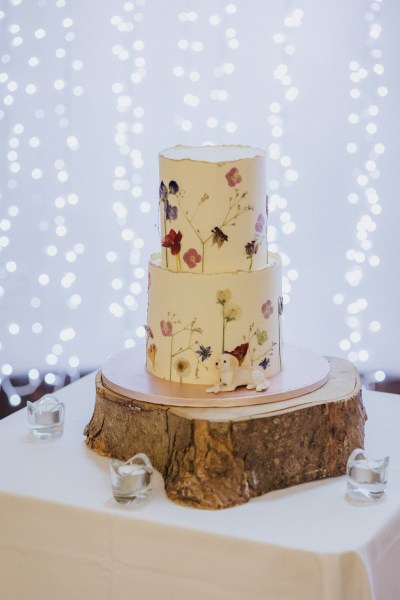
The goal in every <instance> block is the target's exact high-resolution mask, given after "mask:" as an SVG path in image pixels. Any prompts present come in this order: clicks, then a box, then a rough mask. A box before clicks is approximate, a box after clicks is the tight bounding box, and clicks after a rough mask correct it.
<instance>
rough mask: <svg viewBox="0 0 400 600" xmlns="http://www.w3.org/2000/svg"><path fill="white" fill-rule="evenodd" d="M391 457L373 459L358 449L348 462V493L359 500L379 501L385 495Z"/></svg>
mask: <svg viewBox="0 0 400 600" xmlns="http://www.w3.org/2000/svg"><path fill="white" fill-rule="evenodd" d="M388 467H389V456H385V457H384V458H373V457H372V456H369V455H368V454H367V453H366V452H365V450H363V449H362V448H356V449H355V450H354V451H353V452H352V453H351V454H350V457H349V460H348V461H347V470H346V477H347V492H348V494H349V496H350V497H352V498H355V499H358V500H379V499H380V498H382V496H383V495H384V494H385V491H386V486H387V478H388Z"/></svg>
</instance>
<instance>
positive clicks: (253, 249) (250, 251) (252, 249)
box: [245, 240, 258, 258]
mask: <svg viewBox="0 0 400 600" xmlns="http://www.w3.org/2000/svg"><path fill="white" fill-rule="evenodd" d="M245 250H246V254H247V256H248V258H251V257H252V256H254V254H257V250H258V244H257V242H256V241H255V240H253V241H251V242H249V243H248V244H246V245H245Z"/></svg>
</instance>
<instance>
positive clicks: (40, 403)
mask: <svg viewBox="0 0 400 600" xmlns="http://www.w3.org/2000/svg"><path fill="white" fill-rule="evenodd" d="M26 410H27V413H28V427H29V430H30V432H31V433H32V434H33V435H34V436H35V437H36V438H37V439H39V440H48V439H51V438H56V437H59V436H60V435H62V433H63V431H64V415H65V405H64V404H63V403H62V402H59V400H57V398H56V397H55V396H52V395H47V396H43V398H41V399H40V400H36V402H29V400H28V402H27V405H26Z"/></svg>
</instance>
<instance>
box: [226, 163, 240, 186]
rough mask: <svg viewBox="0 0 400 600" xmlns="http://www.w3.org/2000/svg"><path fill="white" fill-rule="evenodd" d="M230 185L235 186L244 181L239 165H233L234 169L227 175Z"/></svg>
mask: <svg viewBox="0 0 400 600" xmlns="http://www.w3.org/2000/svg"><path fill="white" fill-rule="evenodd" d="M225 177H226V179H227V181H228V185H229V186H230V187H235V185H239V183H240V182H241V181H242V176H241V174H240V173H239V169H238V168H237V167H232V169H231V170H230V171H229V172H228V173H227V174H226V175H225Z"/></svg>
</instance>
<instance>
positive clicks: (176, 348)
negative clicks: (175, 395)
mask: <svg viewBox="0 0 400 600" xmlns="http://www.w3.org/2000/svg"><path fill="white" fill-rule="evenodd" d="M160 330H161V333H162V335H163V337H164V338H170V347H169V357H170V360H169V379H170V381H172V378H173V368H174V370H175V372H176V374H177V375H178V377H179V380H180V381H182V379H183V378H185V377H187V376H188V375H189V374H190V373H191V372H192V369H193V368H194V369H195V377H196V378H198V377H199V375H198V372H199V368H200V367H201V368H203V369H205V370H206V371H207V370H208V366H207V364H204V363H205V362H206V361H207V359H209V358H210V356H211V354H212V349H211V346H206V345H205V344H202V343H201V342H200V341H199V339H198V338H199V337H201V336H202V335H203V330H202V329H201V327H199V326H198V325H197V320H196V318H194V319H193V320H192V321H191V322H190V323H187V324H183V323H182V322H181V321H180V320H179V319H178V318H177V317H176V315H175V314H171V313H168V315H167V318H166V319H162V320H161V321H160ZM149 358H150V357H149Z"/></svg>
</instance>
